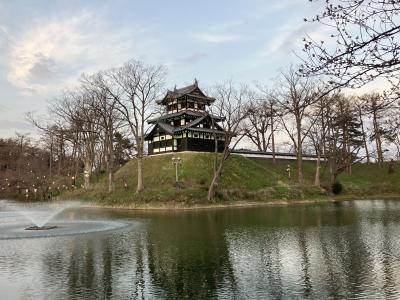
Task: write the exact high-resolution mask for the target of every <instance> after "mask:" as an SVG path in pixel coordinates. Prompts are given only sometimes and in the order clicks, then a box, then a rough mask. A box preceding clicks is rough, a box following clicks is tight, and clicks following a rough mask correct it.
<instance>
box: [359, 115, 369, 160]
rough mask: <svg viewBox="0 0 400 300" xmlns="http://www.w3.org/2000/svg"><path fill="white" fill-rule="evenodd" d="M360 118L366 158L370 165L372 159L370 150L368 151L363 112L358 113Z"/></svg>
mask: <svg viewBox="0 0 400 300" xmlns="http://www.w3.org/2000/svg"><path fill="white" fill-rule="evenodd" d="M358 113H359V116H360V123H361V133H362V137H363V143H364V149H365V156H366V158H367V164H369V163H370V162H371V159H370V157H369V150H368V143H367V135H366V133H365V129H364V122H363V119H362V112H361V110H359V111H358Z"/></svg>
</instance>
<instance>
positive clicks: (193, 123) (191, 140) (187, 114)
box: [145, 79, 225, 155]
mask: <svg viewBox="0 0 400 300" xmlns="http://www.w3.org/2000/svg"><path fill="white" fill-rule="evenodd" d="M214 101H215V99H214V98H211V97H208V96H206V95H205V94H204V93H203V92H202V91H201V90H200V88H199V87H198V83H197V80H196V79H195V82H194V84H192V85H189V86H186V87H183V88H180V89H177V88H176V87H175V88H174V90H173V91H168V92H167V93H166V95H165V97H164V98H163V99H161V100H158V101H157V104H159V105H163V106H165V108H166V114H165V115H162V116H161V117H159V118H155V119H151V120H149V121H148V123H149V124H153V125H154V126H153V128H152V129H151V131H150V133H149V134H147V135H146V137H145V140H146V141H147V143H148V153H149V155H152V154H158V153H165V152H181V151H198V152H214V151H215V139H214V135H215V136H216V139H217V142H218V151H222V150H223V148H224V146H225V141H224V132H223V130H222V128H221V127H220V126H219V125H218V122H221V121H222V120H223V119H222V118H221V117H217V116H212V115H210V114H209V113H208V112H207V111H206V108H207V106H210V105H211V104H212V103H213V102H214Z"/></svg>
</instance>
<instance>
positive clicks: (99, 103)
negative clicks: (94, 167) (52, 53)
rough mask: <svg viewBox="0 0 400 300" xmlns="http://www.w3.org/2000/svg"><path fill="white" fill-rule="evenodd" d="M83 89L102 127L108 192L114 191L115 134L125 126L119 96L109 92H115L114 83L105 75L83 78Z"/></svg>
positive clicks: (99, 74) (98, 123)
mask: <svg viewBox="0 0 400 300" xmlns="http://www.w3.org/2000/svg"><path fill="white" fill-rule="evenodd" d="M82 82H83V88H84V90H85V91H86V93H87V94H88V95H90V97H91V99H93V107H92V109H93V112H94V113H95V114H96V116H97V119H96V123H97V125H98V126H99V127H101V132H102V135H101V137H102V140H103V151H102V152H101V153H102V154H103V158H104V163H105V167H106V169H107V173H108V191H109V192H112V191H113V189H114V167H115V165H114V134H115V132H116V131H117V130H118V129H120V128H121V127H122V126H123V122H122V116H121V113H120V112H119V110H118V109H117V105H118V96H117V95H116V94H114V93H110V92H109V91H112V90H113V85H114V84H115V83H114V82H112V81H110V80H107V79H106V78H105V76H104V74H103V73H101V72H99V73H96V74H94V75H92V76H85V75H84V76H83V77H82Z"/></svg>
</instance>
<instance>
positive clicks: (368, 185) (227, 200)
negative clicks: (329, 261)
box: [63, 153, 400, 208]
mask: <svg viewBox="0 0 400 300" xmlns="http://www.w3.org/2000/svg"><path fill="white" fill-rule="evenodd" d="M179 156H180V157H181V158H182V164H181V166H180V167H179V177H180V181H181V188H180V189H177V188H176V187H175V184H174V181H175V169H174V168H175V167H174V165H173V164H172V161H171V159H172V157H173V155H172V154H171V155H160V156H153V157H148V158H146V159H145V160H144V182H145V186H146V190H145V192H144V193H142V194H140V195H137V194H135V188H136V180H137V168H136V161H135V160H132V161H130V162H128V163H127V164H125V165H124V166H122V167H121V168H120V169H119V170H118V171H117V172H116V173H115V189H114V192H112V193H109V192H108V188H107V178H106V176H105V175H104V176H102V177H100V178H99V179H98V181H97V182H95V183H94V184H93V186H92V188H91V189H90V190H78V191H74V192H69V193H64V195H63V197H64V198H69V197H73V198H79V199H82V200H86V201H88V202H90V203H91V204H92V205H101V206H114V207H127V206H129V207H144V208H154V207H164V208H171V207H181V208H185V207H199V208H201V207H208V206H209V205H210V204H209V203H207V201H206V197H207V189H208V185H209V183H210V181H211V176H212V172H213V154H207V153H181V154H179ZM288 165H290V168H291V173H292V178H291V179H289V178H288V176H287V171H286V169H287V166H288ZM398 167H399V166H398V165H396V166H395V172H394V173H391V174H389V172H388V166H387V165H384V166H382V167H378V166H377V165H375V164H370V165H367V164H358V165H355V166H353V168H352V174H351V175H350V174H348V173H343V174H341V175H340V176H339V181H340V182H341V183H342V184H343V187H344V190H343V192H342V194H341V195H340V196H339V197H337V198H338V199H340V198H350V197H366V196H374V195H377V196H382V195H400V186H399V182H400V170H397V168H398ZM321 173H322V174H321V177H322V186H325V189H324V188H318V187H314V186H313V181H314V174H315V162H309V161H305V162H304V178H305V184H304V186H299V185H297V184H296V174H297V173H296V162H295V161H277V162H276V163H275V164H273V163H272V161H271V160H264V159H249V158H246V157H242V156H238V155H232V156H231V157H230V158H229V159H228V161H227V164H226V168H225V170H224V173H223V177H222V180H221V184H220V186H219V189H218V193H217V198H216V201H215V203H214V204H212V205H216V206H224V205H239V206H240V205H244V204H246V203H247V204H250V205H257V204H258V203H260V204H261V203H295V202H297V203H299V202H304V201H313V202H315V201H328V200H332V199H333V198H334V197H333V196H332V195H330V194H329V193H328V192H327V191H326V190H327V189H329V184H328V183H327V182H328V172H327V170H326V169H324V168H322V170H321ZM124 180H125V181H126V182H128V187H127V188H125V187H124Z"/></svg>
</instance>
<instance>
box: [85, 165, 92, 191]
mask: <svg viewBox="0 0 400 300" xmlns="http://www.w3.org/2000/svg"><path fill="white" fill-rule="evenodd" d="M84 164H85V171H84V178H85V179H84V185H85V189H88V188H90V175H91V174H92V162H91V161H90V159H89V158H86V159H85V162H84Z"/></svg>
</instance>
